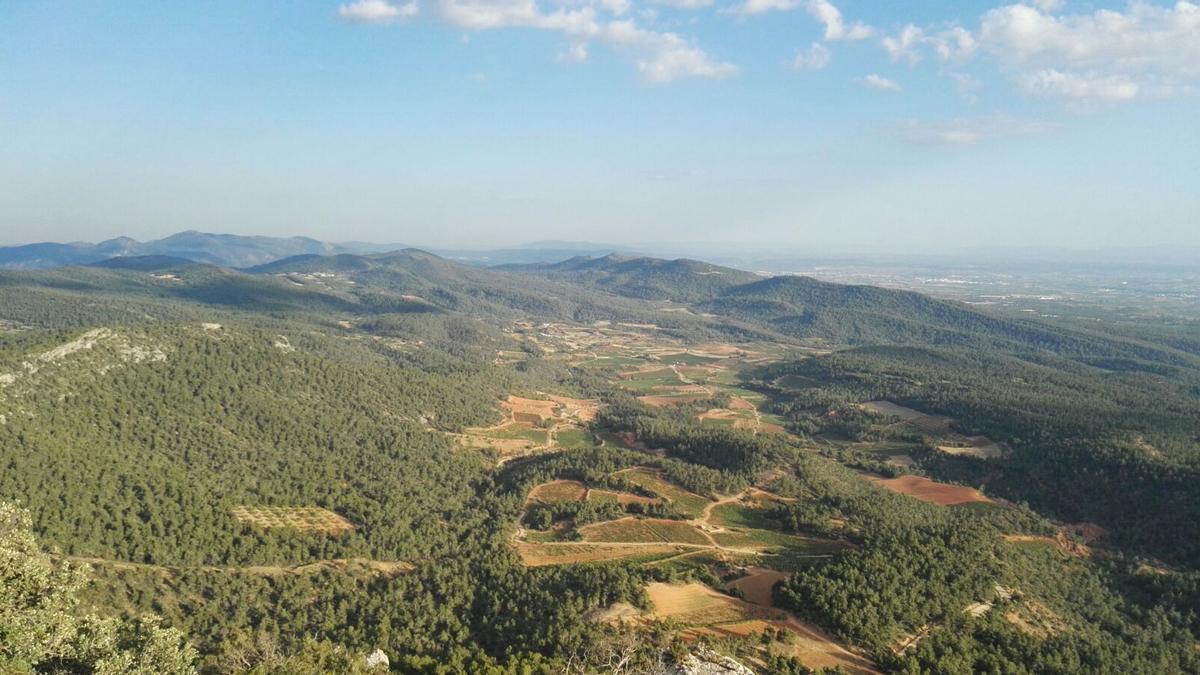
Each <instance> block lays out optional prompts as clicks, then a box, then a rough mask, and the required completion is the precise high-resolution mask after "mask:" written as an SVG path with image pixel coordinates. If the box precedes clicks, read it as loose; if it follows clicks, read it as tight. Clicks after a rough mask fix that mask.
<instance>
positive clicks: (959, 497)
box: [871, 476, 992, 506]
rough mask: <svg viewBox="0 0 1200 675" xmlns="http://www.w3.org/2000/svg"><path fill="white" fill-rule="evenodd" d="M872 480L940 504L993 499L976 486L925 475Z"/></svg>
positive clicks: (886, 486)
mask: <svg viewBox="0 0 1200 675" xmlns="http://www.w3.org/2000/svg"><path fill="white" fill-rule="evenodd" d="M871 480H874V481H875V482H876V483H878V484H879V485H882V486H883V487H885V488H887V489H889V490H891V491H892V492H898V493H900V494H902V495H908V496H910V497H915V498H916V499H920V500H921V501H923V502H930V503H931V504H938V505H939V506H953V505H955V504H967V503H970V502H991V501H992V500H990V499H988V498H987V497H985V496H984V495H983V493H981V492H980V491H978V490H976V489H974V488H969V487H964V486H962V485H948V484H946V483H937V482H935V481H931V480H929V479H928V478H925V477H924V476H901V477H899V478H891V479H887V480H881V479H879V478H872V479H871Z"/></svg>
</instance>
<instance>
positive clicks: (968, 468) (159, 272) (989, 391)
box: [0, 250, 1200, 674]
mask: <svg viewBox="0 0 1200 675" xmlns="http://www.w3.org/2000/svg"><path fill="white" fill-rule="evenodd" d="M0 326H3V331H0V466H3V471H0V502H3V506H2V507H0V528H2V531H0V577H2V578H3V582H4V583H3V591H2V592H0V670H2V671H4V672H9V671H12V672H96V673H116V672H146V673H150V672H190V671H192V670H197V671H200V672H204V673H235V672H254V673H281V674H282V673H310V672H311V673H318V672H372V671H373V670H375V669H377V667H376V666H371V665H368V663H369V661H368V656H369V655H371V654H372V653H373V652H375V651H376V650H381V651H382V652H383V653H384V654H386V655H387V659H388V662H389V663H390V668H391V670H393V671H395V672H405V673H603V672H615V671H614V670H613V668H612V667H611V663H612V662H611V658H612V657H613V655H614V654H621V655H622V657H623V658H625V661H624V662H623V663H625V666H624V667H627V668H628V670H625V671H624V672H646V673H653V672H666V671H665V666H664V664H668V665H669V664H671V663H675V662H683V661H684V660H685V659H686V658H687V657H688V655H689V654H695V653H697V650H698V649H699V648H700V647H699V645H701V644H703V645H704V649H705V650H715V651H716V652H720V653H721V654H726V655H729V656H731V657H734V658H737V659H740V660H741V661H742V662H744V663H747V664H749V665H750V667H751V668H752V669H753V670H755V671H756V672H764V673H776V672H777V673H799V672H813V671H816V670H819V669H821V668H823V667H825V666H824V665H823V664H822V663H819V662H817V661H813V660H811V659H809V661H806V660H805V659H806V658H807V657H808V656H809V655H807V654H805V653H803V652H801V651H798V650H797V649H792V647H791V646H789V641H791V642H795V637H794V636H793V637H788V635H790V634H785V633H786V631H784V630H783V628H780V627H781V626H785V625H795V624H798V623H801V622H803V625H805V626H811V627H813V628H814V630H819V631H821V632H822V635H828V641H829V643H830V644H833V645H836V647H837V649H838V650H840V651H839V652H838V653H839V654H842V655H843V656H844V658H845V659H846V660H847V663H858V662H859V661H861V663H863V664H866V665H862V666H861V670H859V671H858V672H902V673H919V672H935V673H962V672H988V673H1095V672H1104V673H1143V672H1144V673H1151V672H1153V673H1175V672H1200V649H1198V645H1200V642H1198V641H1197V636H1198V635H1200V615H1198V613H1197V612H1198V611H1200V544H1198V543H1197V542H1200V525H1198V523H1200V497H1198V495H1200V492H1198V491H1197V488H1196V485H1197V479H1198V478H1200V475H1198V474H1200V350H1197V349H1196V348H1195V344H1194V342H1195V341H1194V340H1192V339H1190V338H1188V337H1187V336H1186V335H1184V336H1181V335H1180V333H1179V331H1177V330H1167V329H1164V328H1161V327H1155V326H1148V327H1147V328H1146V330H1144V331H1137V330H1134V329H1132V328H1130V327H1128V326H1123V327H1121V328H1120V330H1115V329H1114V330H1111V331H1109V330H1105V328H1104V327H1103V326H1092V325H1087V326H1082V327H1081V325H1080V324H1076V323H1072V322H1070V321H1065V320H1064V321H1058V322H1051V321H1037V320H1033V319H1029V318H1024V317H1012V316H1006V315H1003V314H1001V313H985V312H982V311H979V310H977V309H973V308H971V307H968V306H965V305H960V304H957V303H952V302H946V301H941V300H935V299H932V298H928V297H925V296H921V295H917V294H913V293H904V292H898V291H890V290H884V289H879V288H872V287H856V286H839V285H835V284H827V283H822V282H817V281H814V280H811V279H806V278H801V277H773V278H766V279H763V278H759V277H758V276H756V275H752V274H748V273H744V272H738V271H736V270H729V269H725V268H718V267H715V266H712V265H708V264H706V263H698V262H694V261H656V260H649V259H639V258H617V257H609V258H597V259H575V260H571V261H566V262H564V263H560V264H557V265H530V266H508V267H505V268H502V269H500V268H497V269H483V268H471V267H466V266H463V265H458V264H456V263H453V262H450V261H447V260H443V259H441V258H438V257H437V256H433V255H430V254H427V253H423V252H420V251H412V250H409V251H401V252H396V253H389V254H380V255H373V256H357V255H348V254H342V255H335V256H330V257H323V256H318V255H311V254H306V255H302V256H299V257H296V258H286V259H283V260H279V261H276V262H271V263H267V264H264V265H261V266H258V267H249V268H246V269H241V270H234V269H229V268H224V267H217V266H214V265H208V264H198V263H194V262H191V261H184V260H180V259H176V258H166V257H155V258H132V259H121V258H118V259H115V260H111V261H106V262H102V263H98V264H96V265H93V266H90V267H73V268H64V269H59V270H48V271H37V272H3V273H0ZM605 331H607V332H605ZM589 340H590V342H589ZM514 401H516V402H515V403H514ZM580 401H583V402H585V403H586V406H585V405H584V404H583V403H580ZM523 402H524V403H523ZM529 402H533V403H529ZM539 402H544V403H546V408H545V409H546V410H551V409H553V411H552V412H551V413H545V414H544V415H543V414H540V413H536V410H537V409H538V408H537V407H536V404H538V403H539ZM521 406H525V407H521ZM572 406H575V407H581V408H586V407H587V406H594V408H595V412H594V414H581V413H578V412H573V413H571V414H573V415H575V417H572V418H570V419H569V420H568V419H567V418H568V417H569V416H568V414H567V413H566V412H564V411H566V410H568V409H571V410H573V409H574V408H573V407H572ZM531 411H533V412H531ZM489 434H490V435H489ZM480 439H484V440H485V441H486V442H478V441H480ZM904 479H910V480H919V481H925V483H921V484H922V485H924V484H926V483H928V484H933V485H935V486H940V487H942V488H946V489H958V490H961V491H964V492H963V494H969V495H970V498H969V499H966V498H964V501H962V502H955V503H939V502H936V501H928V500H922V499H918V498H914V496H913V494H912V493H905V492H903V490H899V489H892V488H893V487H894V486H896V485H909V483H894V482H892V481H896V480H904ZM555 484H558V485H559V487H561V486H562V485H568V486H571V487H572V489H575V486H577V487H578V489H579V490H581V491H583V493H584V494H585V495H586V494H596V495H601V496H604V495H608V496H611V497H612V498H611V499H610V500H608V501H603V500H596V501H593V500H592V498H591V497H586V498H585V499H583V500H575V501H572V500H569V499H568V500H563V501H538V500H537V499H535V497H534V495H535V493H536V491H537V490H540V489H543V488H544V487H545V486H547V485H555ZM956 494H957V493H956ZM714 513H715V514H717V516H713V514H714ZM714 518H717V519H716V520H714ZM289 519H290V520H289ZM614 523H617V524H622V523H623V524H624V525H622V526H627V525H628V524H629V523H638V524H642V525H644V526H646V527H657V528H659V529H658V530H654V532H666V531H682V530H680V529H679V528H689V527H694V529H693V530H689V531H688V532H690V534H688V535H687V537H682V538H680V539H678V540H668V541H665V542H658V541H657V540H642V539H637V538H628V535H626V536H627V538H626V539H611V538H609V539H605V538H603V537H602V536H601V535H600V534H597V533H602V532H608V530H604V529H603V528H604V527H610V528H611V527H613V524H614ZM713 523H717V524H716V525H713ZM672 527H673V528H675V529H674V530H672V529H670V528H672ZM1096 532H1099V533H1101V534H1099V535H1096V534H1095V533H1096ZM654 536H656V537H657V536H660V535H658V534H656V535H654ZM755 537H757V538H758V539H757V540H755V539H754V538H755ZM580 542H583V544H580ZM762 542H767V543H762ZM660 543H662V544H663V546H664V547H666V548H670V547H671V546H675V547H676V548H674V549H672V550H670V551H658V552H657V553H656V555H659V556H660V557H659V558H653V559H652V558H651V556H650V553H649V551H650V548H649V546H650V545H651V544H653V545H655V546H657V545H659V544H660ZM606 545H607V546H609V547H610V548H612V549H614V550H615V549H618V548H620V547H621V546H625V547H627V548H631V547H634V546H647V549H646V551H647V552H646V554H645V555H637V556H635V555H626V556H624V557H616V558H612V559H605V560H601V559H598V558H597V559H595V560H580V561H567V562H563V563H561V564H558V563H556V562H555V561H554V560H553V559H550V563H549V564H546V562H545V560H539V561H536V562H531V560H533V558H532V557H531V556H530V555H529V551H531V550H536V551H538V552H539V553H547V552H551V553H552V552H555V551H559V552H562V551H577V550H584V549H585V548H586V547H587V546H590V547H592V548H591V549H588V550H587V552H588V553H594V552H595V551H597V550H600V549H603V548H605V546H606ZM580 546H583V547H584V548H573V547H580ZM689 547H690V548H689ZM543 557H547V556H543ZM762 567H768V568H771V571H772V574H777V575H778V582H777V583H773V584H772V585H771V586H769V587H768V591H769V593H768V596H769V597H768V598H767V599H766V600H764V602H768V603H769V605H770V608H771V611H772V612H784V613H786V614H761V615H756V614H750V613H747V615H746V616H747V617H750V618H752V619H754V620H756V621H758V622H759V623H762V624H764V625H765V626H767V628H763V627H761V626H760V627H758V628H755V629H754V631H753V632H750V633H747V634H739V633H736V632H734V631H725V632H724V633H722V632H721V631H719V630H707V631H706V630H704V629H706V628H709V627H710V625H709V624H705V623H703V622H701V621H700V619H697V618H696V617H695V616H690V617H689V616H685V615H678V616H675V617H673V618H666V619H662V620H654V617H658V616H659V614H661V613H662V612H663V611H664V609H663V607H662V606H658V607H657V609H656V605H655V600H654V597H652V593H651V592H650V591H652V590H661V589H662V588H672V589H679V588H692V589H693V590H694V589H695V588H700V587H703V588H707V589H712V590H715V591H717V592H718V593H720V594H724V595H725V596H728V597H730V598H733V599H734V600H736V601H737V602H738V603H741V604H737V605H736V606H737V607H738V608H739V611H740V610H745V611H746V612H750V611H751V609H750V608H749V604H748V603H746V602H744V601H743V599H742V598H743V597H745V596H747V595H748V594H747V593H746V592H744V591H743V590H742V589H740V588H739V587H737V584H736V582H737V580H738V579H739V578H741V577H740V576H739V575H742V574H745V573H746V570H757V569H760V568H762ZM774 578H775V577H772V579H774ZM690 584H697V585H698V586H690ZM739 594H740V595H739ZM730 602H733V600H731V601H730ZM730 606H732V605H730ZM614 608H622V609H621V611H623V612H625V614H626V615H628V616H635V617H638V618H637V619H634V620H622V621H618V620H607V619H605V618H604V617H605V616H608V615H609V614H611V613H612V612H614V611H615V610H614ZM656 611H658V612H659V614H655V612H656ZM755 611H759V610H755ZM781 616H786V617H790V618H788V619H787V620H784V619H780V618H778V617H781ZM764 617H766V618H764ZM660 618H661V617H660ZM743 618H744V617H743ZM768 619H769V620H768ZM689 621H691V622H692V623H689ZM714 621H715V620H714ZM771 621H774V622H775V623H771ZM787 621H792V622H795V623H794V624H788V623H787ZM728 623H730V625H732V624H733V623H734V622H732V621H730V622H728ZM736 623H737V624H738V625H742V624H750V623H753V622H750V621H749V620H746V621H742V620H741V618H739V620H738V622H736ZM712 625H718V627H719V622H717V623H714V624H712ZM754 625H755V626H757V625H758V624H754ZM97 636H98V637H97ZM93 638H94V639H93ZM855 659H857V660H859V661H855ZM370 663H376V662H374V661H372V662H370Z"/></svg>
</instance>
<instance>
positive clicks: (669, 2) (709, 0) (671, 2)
mask: <svg viewBox="0 0 1200 675" xmlns="http://www.w3.org/2000/svg"><path fill="white" fill-rule="evenodd" d="M653 2H654V3H655V4H658V5H666V6H667V7H674V8H675V9H704V8H705V7H711V6H712V4H713V0H653Z"/></svg>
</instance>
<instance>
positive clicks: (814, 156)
mask: <svg viewBox="0 0 1200 675" xmlns="http://www.w3.org/2000/svg"><path fill="white" fill-rule="evenodd" d="M1197 17H1200V6H1197V5H1196V4H1194V3H1190V2H1178V3H1172V2H1161V1H1160V2H1136V3H1132V4H1127V3H1124V2H1099V3H1083V2H1074V1H1071V2H1063V1H1061V0H1028V1H1027V2H1024V3H1011V2H1004V1H1003V0H993V1H988V2H984V1H978V0H972V1H971V2H964V3H953V4H949V3H936V4H927V5H924V6H906V5H903V4H896V3H878V2H865V1H861V0H859V1H854V0H846V1H836V0H835V1H833V2H831V1H830V0H740V1H739V0H722V1H720V2H716V1H714V0H699V1H695V0H689V1H687V2H680V1H677V0H653V1H651V0H647V1H646V2H640V3H634V2H631V1H630V0H583V1H582V2H579V1H573V2H559V1H556V0H544V1H543V2H540V3H538V2H529V1H528V0H351V1H347V2H337V1H336V0H332V1H328V2H316V1H310V2H302V3H278V2H263V3H235V2H228V1H226V2H217V3H212V4H208V5H205V6H204V7H203V8H200V7H192V6H188V5H183V4H170V5H147V4H141V3H105V2H98V1H87V2H78V3H53V2H51V3H46V2H31V1H25V0H17V1H15V2H8V3H4V5H3V6H0V27H3V28H4V29H5V35H6V39H5V41H4V42H3V43H0V82H2V83H3V85H0V139H3V140H0V149H2V150H3V152H2V153H0V241H3V242H4V243H6V244H16V243H30V242H38V241H99V240H103V239H107V238H111V237H116V236H131V237H134V238H136V239H139V240H146V239H156V238H161V237H163V236H166V235H169V234H171V233H174V232H178V231H181V230H189V229H195V230H200V231H205V232H229V233H236V234H247V235H250V234H254V235H268V236H292V235H305V236H310V237H313V238H317V239H321V240H324V241H378V242H402V243H411V244H413V245H420V246H425V247H439V248H474V249H487V248H497V247H503V246H512V245H516V244H519V243H522V242H530V241H538V240H565V241H572V240H587V241H606V242H637V241H648V240H652V241H673V242H699V243H707V244H709V245H721V243H722V242H737V243H746V244H753V245H760V246H763V245H777V244H779V245H785V246H796V247H801V246H803V247H809V248H811V249H814V250H830V251H833V250H854V249H864V250H866V249H874V250H881V251H886V252H894V253H921V252H929V251H946V250H958V249H968V248H973V247H987V246H1025V245H1036V246H1047V247H1069V248H1112V247H1141V246H1195V245H1200V227H1198V223H1197V222H1196V221H1197V214H1200V191H1197V190H1196V189H1195V188H1194V186H1195V184H1196V179H1197V178H1200V164H1198V163H1197V161H1196V157H1197V156H1200V115H1198V114H1197V112H1198V111H1200V107H1198V106H1197V98H1196V91H1197V86H1198V85H1200V67H1198V66H1197V64H1198V63H1200V20H1198V19H1197Z"/></svg>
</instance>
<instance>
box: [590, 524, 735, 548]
mask: <svg viewBox="0 0 1200 675" xmlns="http://www.w3.org/2000/svg"><path fill="white" fill-rule="evenodd" d="M579 534H581V535H583V538H584V539H586V540H587V541H596V542H629V543H654V542H662V543H672V544H675V543H678V544H694V545H698V546H712V545H713V542H712V541H711V540H710V539H709V538H708V537H706V536H705V535H704V533H703V532H700V531H699V530H697V529H696V528H695V527H693V526H692V525H689V524H687V523H685V522H682V521H678V520H660V519H652V518H632V517H631V518H621V519H619V520H610V521H607V522H604V523H596V524H594V525H588V526H586V527H581V528H579Z"/></svg>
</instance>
